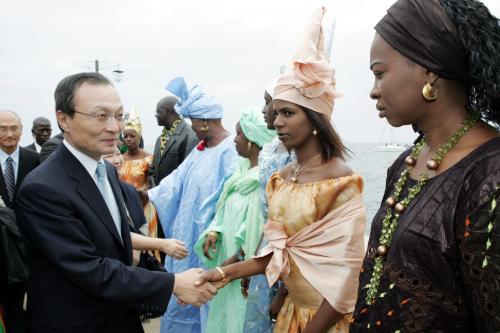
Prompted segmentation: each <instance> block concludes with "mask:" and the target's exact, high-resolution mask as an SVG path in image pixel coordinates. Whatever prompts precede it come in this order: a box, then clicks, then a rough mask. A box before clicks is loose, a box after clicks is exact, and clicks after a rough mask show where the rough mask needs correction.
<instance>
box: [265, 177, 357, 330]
mask: <svg viewBox="0 0 500 333" xmlns="http://www.w3.org/2000/svg"><path fill="white" fill-rule="evenodd" d="M362 188H363V180H362V178H361V176H359V175H356V174H353V175H350V176H346V177H340V178H336V179H328V180H324V181H321V182H316V183H310V184H295V183H288V182H286V181H285V180H284V179H283V178H281V176H280V175H279V173H275V174H273V176H272V177H271V178H270V180H269V183H268V187H267V194H268V200H269V222H268V223H267V224H266V226H265V234H266V238H267V239H268V241H269V245H268V247H266V248H265V249H263V250H262V252H261V255H266V254H268V253H271V252H274V255H273V258H272V259H271V261H270V263H269V266H268V268H267V270H266V274H267V276H268V279H269V281H270V283H273V281H275V280H276V279H277V277H278V276H281V277H282V279H283V281H284V283H285V286H286V288H287V290H288V296H287V300H286V302H285V305H284V306H283V308H282V309H281V312H280V314H279V315H278V320H277V323H276V327H275V330H274V331H275V332H280V333H281V332H290V333H292V332H300V331H301V330H302V329H303V328H304V327H305V326H306V325H307V323H308V322H309V321H310V320H311V319H312V317H313V316H314V314H315V313H316V311H317V310H318V308H319V306H320V305H321V303H322V301H323V299H324V298H326V299H327V300H328V302H329V303H330V304H331V305H332V306H333V307H334V308H335V309H336V310H337V311H339V312H341V313H345V314H346V315H345V316H344V317H343V318H342V319H341V320H340V321H339V322H338V323H337V325H336V326H335V327H333V328H332V329H331V330H330V332H347V331H348V326H349V320H350V317H351V314H350V313H351V312H352V310H353V307H354V303H355V301H356V293H357V287H358V274H359V270H360V267H361V262H362V259H363V256H364V237H363V234H364V228H365V215H364V207H363V203H362V199H361V194H360V193H361V192H362ZM313 285H314V286H315V287H313Z"/></svg>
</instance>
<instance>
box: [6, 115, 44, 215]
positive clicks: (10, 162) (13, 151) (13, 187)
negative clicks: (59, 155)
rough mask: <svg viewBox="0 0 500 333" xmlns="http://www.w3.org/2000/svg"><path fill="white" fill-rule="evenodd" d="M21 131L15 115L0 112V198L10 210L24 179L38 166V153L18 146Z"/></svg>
mask: <svg viewBox="0 0 500 333" xmlns="http://www.w3.org/2000/svg"><path fill="white" fill-rule="evenodd" d="M22 129H23V127H22V125H21V119H20V118H19V116H18V115H17V114H16V113H14V112H13V111H10V110H2V111H0V163H1V170H2V172H1V173H0V196H1V197H2V200H3V202H4V203H5V205H6V206H7V207H10V208H12V207H13V206H14V200H15V198H16V193H17V190H18V188H19V185H21V182H22V181H23V179H24V177H26V175H27V174H28V173H29V172H30V171H31V170H33V169H34V168H36V167H37V166H38V164H39V160H38V153H36V152H34V151H33V150H31V149H27V148H23V147H20V146H19V140H20V139H21V134H22Z"/></svg>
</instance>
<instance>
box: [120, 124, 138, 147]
mask: <svg viewBox="0 0 500 333" xmlns="http://www.w3.org/2000/svg"><path fill="white" fill-rule="evenodd" d="M140 141H141V137H140V136H139V134H137V132H136V131H134V130H133V129H126V130H125V131H123V142H124V143H125V145H126V146H127V148H128V149H129V150H135V149H137V148H138V147H139V142H140Z"/></svg>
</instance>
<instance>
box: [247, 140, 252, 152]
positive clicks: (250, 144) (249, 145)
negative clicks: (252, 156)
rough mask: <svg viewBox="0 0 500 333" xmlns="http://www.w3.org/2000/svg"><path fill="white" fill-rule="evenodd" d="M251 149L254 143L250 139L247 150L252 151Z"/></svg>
mask: <svg viewBox="0 0 500 333" xmlns="http://www.w3.org/2000/svg"><path fill="white" fill-rule="evenodd" d="M250 149H252V143H251V142H250V141H248V143H247V150H248V151H250Z"/></svg>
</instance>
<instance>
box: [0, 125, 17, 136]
mask: <svg viewBox="0 0 500 333" xmlns="http://www.w3.org/2000/svg"><path fill="white" fill-rule="evenodd" d="M20 131H21V127H19V126H12V127H7V126H0V133H1V134H6V133H8V132H11V133H14V134H16V133H18V132H20Z"/></svg>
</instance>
